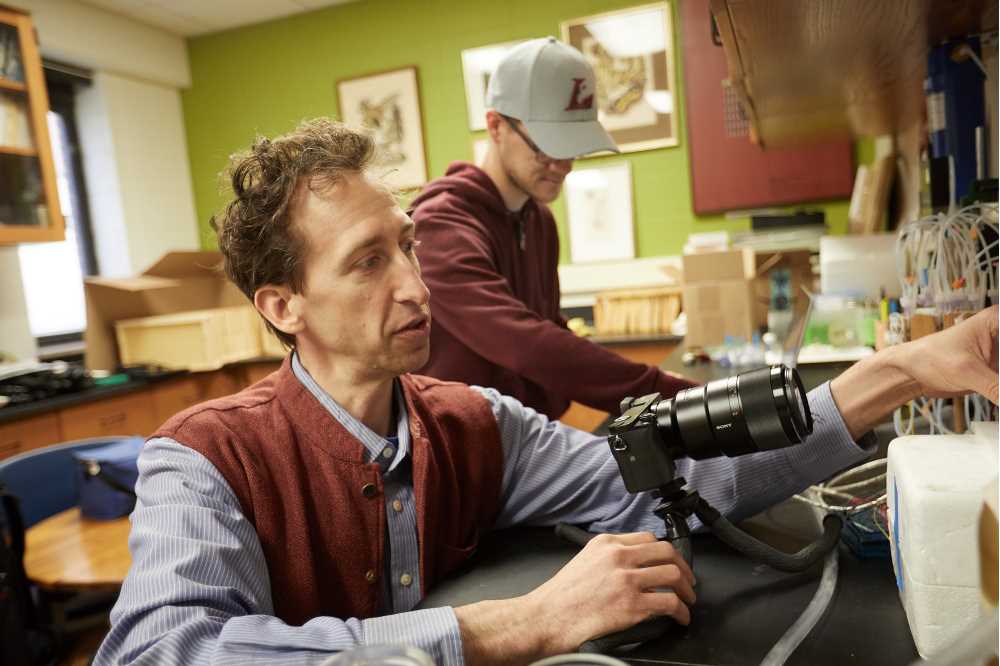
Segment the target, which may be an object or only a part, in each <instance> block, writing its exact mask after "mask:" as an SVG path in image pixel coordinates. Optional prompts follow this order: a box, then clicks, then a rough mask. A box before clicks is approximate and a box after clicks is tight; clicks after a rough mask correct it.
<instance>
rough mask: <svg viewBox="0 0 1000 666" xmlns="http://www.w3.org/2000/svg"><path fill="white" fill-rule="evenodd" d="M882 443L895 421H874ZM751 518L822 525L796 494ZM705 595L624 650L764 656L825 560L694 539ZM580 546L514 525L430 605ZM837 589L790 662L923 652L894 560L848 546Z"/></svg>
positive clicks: (754, 526)
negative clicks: (651, 637) (769, 561)
mask: <svg viewBox="0 0 1000 666" xmlns="http://www.w3.org/2000/svg"><path fill="white" fill-rule="evenodd" d="M681 353H682V352H681V350H680V349H678V350H676V351H675V352H674V353H673V354H671V355H670V357H669V358H667V359H666V360H665V362H664V363H663V364H662V365H661V367H662V368H663V369H664V370H670V371H673V372H678V373H681V374H684V375H686V376H687V377H690V378H691V379H694V380H695V381H701V382H707V381H710V380H712V379H718V378H720V377H726V376H728V375H729V374H731V371H730V370H728V369H725V368H720V367H718V366H716V365H714V364H699V365H694V366H684V365H683V364H682V363H681V360H680V359H681ZM848 365H850V364H822V365H808V366H802V367H800V368H799V371H800V374H801V376H802V380H803V383H804V384H805V385H806V389H807V390H809V389H812V388H814V387H816V386H818V385H820V384H822V383H823V382H825V381H827V380H829V379H832V378H833V377H835V376H836V375H838V374H839V373H840V372H841V371H843V369H845V368H846V367H847V366H848ZM876 434H877V435H879V439H880V440H885V441H884V442H882V445H883V448H884V445H885V444H887V442H888V440H889V439H891V437H892V433H891V428H880V429H877V430H876ZM744 527H745V528H746V529H748V530H749V531H751V532H752V533H753V534H754V535H755V536H758V537H761V538H765V539H766V540H767V541H768V542H769V543H771V544H772V545H775V546H776V547H779V548H781V549H783V550H785V551H788V552H792V551H794V550H797V549H798V548H800V547H802V546H803V545H805V544H806V543H808V542H809V541H810V540H811V539H813V538H815V536H816V535H817V534H818V527H817V526H816V519H815V517H814V516H813V514H812V513H811V510H810V509H809V508H808V507H806V506H805V505H803V504H800V503H796V502H793V501H788V502H785V503H783V504H780V505H778V506H776V507H773V508H772V509H770V510H769V511H767V512H765V513H764V514H761V515H759V516H756V517H755V518H753V519H751V520H750V521H748V522H747V523H745V524H744ZM693 550H694V566H695V572H696V573H697V576H698V587H697V589H696V592H697V594H698V603H697V604H695V606H694V607H693V608H692V622H691V624H690V625H689V626H688V627H681V626H679V625H675V626H673V627H672V628H671V629H670V631H669V632H668V633H667V634H666V635H665V636H663V637H662V638H660V639H657V640H655V641H651V642H648V643H645V644H643V645H640V646H638V647H636V648H633V649H631V650H630V651H628V652H625V653H620V654H618V655H617V656H619V657H621V658H623V659H625V660H626V661H629V662H631V663H636V664H642V663H655V664H672V665H676V666H699V665H704V666H709V665H711V666H721V665H727V666H728V665H733V666H735V665H742V664H759V663H760V661H761V660H762V659H763V658H764V656H765V655H766V654H767V653H768V651H769V650H770V649H771V647H772V646H773V645H774V643H775V642H776V641H777V640H778V639H779V638H780V637H781V636H782V635H783V634H784V633H785V631H786V630H787V629H788V628H789V627H790V626H791V625H792V623H794V622H795V620H796V619H797V618H798V617H799V615H800V614H801V613H802V611H803V610H804V609H805V608H806V606H807V605H808V604H809V601H810V600H811V599H812V596H813V594H815V592H816V587H817V585H818V583H819V577H820V574H821V572H822V566H821V565H819V564H818V565H816V566H815V567H814V568H813V569H811V570H810V571H808V572H805V573H802V574H785V573H781V572H778V571H775V570H773V569H771V568H769V567H766V566H763V565H758V564H756V563H754V562H752V561H751V560H749V559H747V558H746V557H745V556H743V555H741V554H739V553H737V552H736V551H734V550H732V549H730V548H729V547H728V546H726V545H724V544H723V543H722V542H720V541H719V540H718V539H716V538H715V537H713V536H712V535H710V534H700V535H696V536H695V537H694V538H693ZM576 552H577V547H576V546H573V545H571V544H568V543H565V542H563V541H561V540H560V539H558V538H557V537H556V536H555V535H554V534H553V532H552V530H551V529H549V528H516V529H512V530H505V531H503V532H497V533H494V534H491V535H488V536H487V537H486V538H485V539H484V541H483V543H481V544H480V547H479V548H478V554H477V555H476V556H475V557H474V558H473V560H472V561H471V562H470V563H469V565H468V566H466V567H465V568H464V569H463V570H462V571H461V572H460V573H459V574H458V575H456V576H453V577H452V578H451V579H449V580H447V581H445V582H444V583H442V584H440V585H439V586H438V587H436V588H435V589H434V590H433V591H431V593H430V594H429V595H428V596H427V597H426V598H425V599H424V601H423V602H422V603H421V607H422V608H432V607H435V606H446V605H447V606H458V605H462V604H467V603H472V602H475V601H481V600H483V599H503V598H509V597H513V596H517V595H520V594H524V593H526V592H529V591H530V590H532V589H534V588H535V587H537V586H538V585H540V584H541V583H542V582H544V581H546V580H548V579H549V578H551V577H552V576H553V575H554V574H555V573H556V572H557V571H558V570H559V569H560V568H561V567H562V566H563V565H564V564H565V563H566V562H567V561H568V560H569V559H570V558H571V557H572V556H573V555H574V553H576ZM839 565H840V571H839V577H838V581H837V587H836V592H835V595H834V598H833V600H832V601H831V604H830V607H829V608H828V609H827V611H826V613H825V614H824V616H823V617H822V618H821V619H820V622H819V624H817V625H816V627H815V628H814V629H813V630H812V632H811V633H810V635H809V636H808V637H807V638H806V639H805V640H804V641H803V643H802V644H801V645H800V646H799V648H798V649H797V650H796V651H795V653H793V654H792V656H791V658H790V659H789V660H788V661H787V662H786V663H788V664H790V665H792V666H794V665H801V666H807V665H808V666H825V665H830V666H834V665H840V664H873V665H875V664H877V665H878V666H895V665H905V664H910V663H911V662H912V661H914V660H915V659H917V652H916V649H915V648H914V645H913V639H912V637H911V635H910V630H909V627H908V625H907V622H906V615H905V613H904V612H903V608H902V605H901V604H900V601H899V595H898V593H897V590H896V584H895V577H894V574H893V570H892V564H891V562H890V561H889V560H888V559H859V558H857V557H856V556H855V555H854V554H853V553H851V552H850V551H849V550H848V549H847V548H846V547H845V546H843V545H841V546H840V559H839Z"/></svg>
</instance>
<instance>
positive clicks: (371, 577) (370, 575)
mask: <svg viewBox="0 0 1000 666" xmlns="http://www.w3.org/2000/svg"><path fill="white" fill-rule="evenodd" d="M375 578H376V576H375V570H374V569H369V570H368V571H366V572H365V580H366V581H368V584H369V585H370V584H372V583H374V582H375Z"/></svg>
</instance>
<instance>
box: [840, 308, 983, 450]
mask: <svg viewBox="0 0 1000 666" xmlns="http://www.w3.org/2000/svg"><path fill="white" fill-rule="evenodd" d="M998 313H1000V310H998V307H997V306H996V305H994V306H992V307H990V308H987V309H986V310H983V311H982V312H980V313H979V314H977V315H975V316H974V317H970V318H969V319H968V320H966V321H963V322H961V323H959V324H956V325H955V326H952V327H950V328H947V329H945V330H943V331H940V332H938V333H935V334H933V335H928V336H926V337H923V338H920V339H919V340H915V341H913V342H907V343H906V344H903V345H897V346H895V347H889V348H888V349H884V350H882V351H880V352H879V353H877V354H875V355H874V356H872V357H870V358H868V359H865V360H864V361H861V362H860V363H855V364H854V365H853V366H851V367H850V368H848V369H847V371H845V372H844V373H843V374H842V375H840V376H839V377H837V378H836V379H834V380H833V382H831V384H830V390H831V391H832V393H833V399H834V401H835V402H836V403H837V407H838V408H839V409H840V413H841V414H842V415H843V417H844V422H845V423H846V424H847V429H848V430H849V431H850V433H851V436H852V437H854V438H855V439H857V438H859V437H860V436H861V435H863V434H864V433H866V432H868V431H869V430H871V429H872V428H873V427H874V426H876V425H878V424H879V423H881V422H882V421H884V420H885V419H886V418H887V417H888V415H889V414H891V413H892V411H893V410H894V409H896V408H897V407H899V406H900V405H904V404H906V403H907V402H909V401H910V400H913V399H914V398H917V397H919V396H921V395H924V396H927V397H930V398H950V397H954V396H959V395H965V394H966V393H971V392H976V393H981V394H982V395H984V396H986V397H987V398H989V399H990V400H992V401H993V403H994V404H996V403H997V399H998V396H997V328H998V325H997V316H998Z"/></svg>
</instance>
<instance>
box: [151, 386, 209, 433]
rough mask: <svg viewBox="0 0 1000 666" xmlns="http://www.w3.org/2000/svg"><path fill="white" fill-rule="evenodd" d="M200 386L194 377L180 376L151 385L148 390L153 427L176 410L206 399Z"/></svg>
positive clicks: (181, 409)
mask: <svg viewBox="0 0 1000 666" xmlns="http://www.w3.org/2000/svg"><path fill="white" fill-rule="evenodd" d="M202 388H203V385H202V383H201V382H199V381H198V379H197V378H195V377H181V378H180V379H173V380H170V381H167V382H164V383H162V384H154V385H153V386H151V387H150V388H149V389H148V392H149V393H150V394H152V395H151V397H152V404H153V420H154V421H156V426H154V427H159V425H160V424H162V423H163V422H165V421H166V420H167V419H169V418H170V417H171V416H173V415H174V414H176V413H177V412H180V411H183V410H185V409H187V408H188V407H190V406H191V405H196V404H198V403H199V402H202V401H203V400H206V399H207V398H204V397H203V394H202Z"/></svg>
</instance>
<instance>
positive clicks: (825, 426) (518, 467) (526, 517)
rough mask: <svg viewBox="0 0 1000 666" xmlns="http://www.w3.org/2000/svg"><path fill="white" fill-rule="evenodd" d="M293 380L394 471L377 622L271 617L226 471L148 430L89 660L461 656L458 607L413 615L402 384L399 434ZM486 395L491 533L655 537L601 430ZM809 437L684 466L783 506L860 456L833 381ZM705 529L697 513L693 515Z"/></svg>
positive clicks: (299, 371)
mask: <svg viewBox="0 0 1000 666" xmlns="http://www.w3.org/2000/svg"><path fill="white" fill-rule="evenodd" d="M293 370H294V372H295V375H296V377H298V379H299V380H300V381H301V382H302V383H303V384H304V385H305V386H306V387H307V388H308V389H309V391H310V392H311V393H312V394H313V395H314V396H316V398H317V399H318V400H319V401H320V403H321V404H323V406H324V407H326V408H327V409H328V410H329V411H330V412H331V413H332V414H333V416H334V417H335V418H336V419H337V420H338V421H339V422H340V423H342V424H343V425H344V426H345V427H346V428H347V430H348V431H349V432H350V433H351V434H353V435H354V436H355V437H356V438H357V439H358V440H359V441H360V442H361V443H362V444H363V445H364V447H365V450H366V452H367V456H368V459H369V460H370V461H375V460H377V461H379V463H380V465H381V466H382V471H383V474H384V479H385V488H386V493H385V501H386V505H385V511H386V514H387V528H386V532H387V534H386V540H387V541H386V545H387V557H386V564H385V566H386V573H387V575H386V576H384V577H383V578H384V580H385V581H386V583H385V586H384V587H383V590H382V598H381V603H380V607H381V609H382V611H383V613H384V614H383V615H381V616H379V617H373V618H368V619H358V618H334V617H317V618H314V619H312V620H310V621H309V622H307V623H305V624H304V625H302V626H289V625H287V624H285V623H284V622H282V621H281V620H279V619H278V618H277V617H275V616H274V615H273V604H272V601H271V590H270V585H269V578H268V571H267V562H266V560H265V559H264V555H263V552H262V550H261V546H260V542H259V541H258V538H257V533H256V532H255V531H254V529H253V526H252V525H251V524H250V523H249V522H248V521H247V520H246V518H245V517H244V516H243V513H242V511H241V510H240V504H239V501H238V500H237V498H236V495H235V494H234V493H233V491H232V490H231V489H230V487H229V486H228V484H227V483H226V481H225V479H224V478H223V477H222V475H221V474H220V473H219V471H218V470H217V469H216V468H215V467H214V466H213V465H212V464H211V463H210V462H209V461H208V460H207V459H206V458H204V457H203V456H201V455H200V454H198V453H196V452H195V451H193V450H192V449H189V448H188V447H186V446H184V445H183V443H179V442H176V441H173V440H171V439H167V438H159V439H152V440H150V441H149V442H148V443H147V444H146V446H145V448H144V449H143V451H142V454H141V456H140V458H139V473H140V474H139V482H138V485H137V488H136V490H137V494H138V501H137V503H136V508H135V511H134V512H133V513H132V516H131V521H132V531H131V535H130V537H129V549H130V551H131V553H132V567H131V569H130V570H129V574H128V577H127V579H126V581H125V584H124V585H123V586H122V591H121V595H120V597H119V599H118V603H117V604H116V605H115V607H114V610H113V611H112V613H111V623H112V627H111V631H110V633H109V634H108V636H107V637H106V638H105V640H104V643H103V644H102V645H101V648H100V651H99V652H98V654H97V657H96V658H95V660H94V663H95V664H118V663H146V664H178V663H212V664H240V665H241V666H242V665H243V664H248V663H267V664H313V663H319V662H321V661H323V660H324V659H327V658H329V656H330V655H331V654H332V653H335V652H338V651H341V650H346V649H350V648H353V647H357V646H360V645H378V644H404V645H412V646H416V647H419V648H421V649H423V650H424V651H425V652H427V653H428V654H430V655H431V657H432V658H433V659H434V661H435V662H436V663H438V664H442V665H445V664H448V665H450V664H462V663H463V656H462V640H461V635H460V632H459V627H458V622H457V620H456V618H455V613H454V611H453V609H451V608H435V609H427V610H413V608H414V607H415V606H416V605H417V603H419V601H420V580H419V566H418V552H419V551H418V548H417V522H416V510H415V507H414V497H413V487H412V481H411V479H410V475H409V458H410V435H409V429H408V419H407V414H406V407H405V403H404V401H403V399H402V395H401V393H400V389H399V387H398V383H397V385H396V388H395V391H394V400H395V406H396V414H397V415H398V419H397V424H396V437H395V438H390V439H387V438H385V437H382V436H380V435H378V434H377V433H375V432H373V431H372V430H371V429H369V428H368V427H366V426H365V425H364V424H362V423H361V422H360V421H358V420H357V419H355V418H354V417H352V416H351V415H350V414H348V413H347V412H346V411H345V410H344V409H343V408H342V407H341V406H340V405H338V404H337V403H336V402H335V401H334V400H333V399H332V398H331V397H330V396H329V395H328V394H327V393H326V392H325V391H324V390H323V389H322V388H321V387H320V386H319V385H318V384H317V383H316V382H315V381H314V380H313V378H312V377H311V376H310V375H309V373H308V372H307V371H306V370H305V369H304V368H303V367H302V365H301V364H300V363H299V362H298V359H297V358H293ZM476 390H478V391H479V392H480V393H482V395H483V396H484V397H485V398H486V400H488V401H489V403H490V405H491V406H492V410H493V413H494V415H495V417H496V420H497V424H498V426H499V430H500V437H501V444H502V448H503V456H504V464H503V483H502V490H501V492H502V498H501V510H500V515H499V517H498V519H497V524H496V528H498V529H499V528H504V527H510V526H514V525H553V524H555V523H557V522H569V523H590V525H591V529H592V530H593V531H608V532H633V531H641V530H648V531H653V532H656V531H661V529H662V523H660V522H659V520H658V519H657V518H656V517H655V516H654V515H653V514H652V508H653V506H654V504H655V500H653V499H652V498H651V497H650V496H649V494H648V493H642V494H639V495H630V494H629V493H627V492H626V491H625V487H624V484H623V483H622V480H621V477H620V475H619V473H618V469H617V466H616V465H615V463H614V459H613V458H612V457H611V455H610V452H609V449H608V447H607V444H606V442H605V440H604V439H603V438H598V437H595V436H593V435H591V434H588V433H585V432H582V431H579V430H575V429H573V428H570V427H568V426H565V425H563V424H561V423H559V422H558V421H550V420H548V419H547V418H546V417H545V416H543V415H540V414H538V413H536V412H535V411H534V410H532V409H530V408H528V407H525V406H523V405H522V404H521V403H520V402H518V401H517V400H515V399H513V398H510V397H507V396H502V395H500V394H499V393H497V392H496V391H495V390H493V389H484V388H479V387H476ZM809 403H810V406H811V408H812V411H813V416H814V419H815V431H814V433H813V435H812V436H811V437H809V439H808V441H807V442H806V443H805V444H803V445H800V446H793V447H789V448H785V449H779V450H776V451H768V452H764V453H759V454H754V455H748V456H742V457H739V458H713V459H709V460H702V461H691V460H687V459H683V460H680V461H678V464H677V474H678V475H681V476H684V477H685V478H686V479H687V480H688V483H689V485H690V486H691V487H693V488H695V489H697V490H698V492H699V493H700V494H701V496H702V497H704V498H705V499H706V500H708V501H709V502H710V503H711V504H712V505H713V506H715V507H716V508H717V509H718V510H719V511H721V512H722V513H724V514H726V515H727V516H728V517H729V518H730V519H732V520H740V519H742V518H744V517H748V516H750V515H753V514H754V513H756V512H758V511H760V510H762V509H764V508H766V507H767V506H769V505H771V504H773V503H775V502H778V501H781V500H782V499H784V498H786V497H788V496H789V495H791V494H793V493H795V492H798V491H800V490H802V489H803V488H805V487H807V486H809V485H811V484H813V483H816V482H818V481H820V480H822V479H824V478H826V477H828V476H830V475H831V474H833V473H834V472H836V471H838V470H840V469H842V468H844V467H847V466H849V465H851V464H854V463H857V462H859V461H860V460H862V459H864V458H865V457H866V456H867V455H868V453H869V451H868V450H867V449H866V448H861V447H859V446H858V445H857V444H855V443H854V442H853V441H852V440H851V438H850V435H849V434H848V432H847V429H846V427H845V425H844V422H843V419H842V418H841V415H840V413H839V411H838V410H837V407H836V405H835V403H834V401H833V397H832V395H831V393H830V388H829V384H824V385H823V386H820V387H818V388H817V389H815V390H813V391H812V392H811V393H810V394H809ZM691 520H692V527H695V528H697V527H698V525H697V519H696V518H692V519H691Z"/></svg>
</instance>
